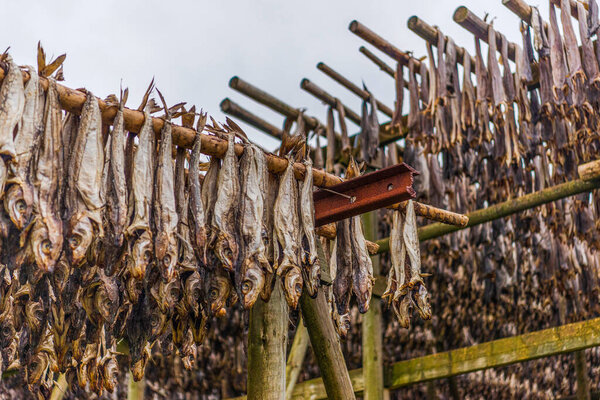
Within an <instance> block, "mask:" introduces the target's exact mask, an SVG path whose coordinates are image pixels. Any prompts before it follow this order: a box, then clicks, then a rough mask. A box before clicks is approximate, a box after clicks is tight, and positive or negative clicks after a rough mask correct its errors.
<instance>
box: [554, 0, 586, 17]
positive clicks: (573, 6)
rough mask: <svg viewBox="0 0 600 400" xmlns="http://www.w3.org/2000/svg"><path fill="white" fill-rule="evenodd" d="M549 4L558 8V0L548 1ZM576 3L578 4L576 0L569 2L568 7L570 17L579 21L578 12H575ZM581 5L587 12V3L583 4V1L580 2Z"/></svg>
mask: <svg viewBox="0 0 600 400" xmlns="http://www.w3.org/2000/svg"><path fill="white" fill-rule="evenodd" d="M550 2H551V3H552V4H554V5H555V6H556V7H558V8H560V0H550ZM577 3H579V2H578V1H576V0H569V6H570V8H571V16H572V17H573V18H575V19H579V18H578V12H577ZM581 4H583V7H584V8H585V9H586V10H589V5H588V3H586V2H584V1H582V2H581Z"/></svg>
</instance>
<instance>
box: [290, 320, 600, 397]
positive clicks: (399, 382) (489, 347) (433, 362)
mask: <svg viewBox="0 0 600 400" xmlns="http://www.w3.org/2000/svg"><path fill="white" fill-rule="evenodd" d="M596 346H600V318H595V319H592V320H588V321H582V322H576V323H572V324H567V325H562V326H558V327H555V328H550V329H544V330H541V331H537V332H531V333H525V334H523V335H519V336H513V337H508V338H504V339H498V340H494V341H491V342H486V343H481V344H476V345H474V346H470V347H463V348H460V349H456V350H451V351H446V352H443V353H436V354H430V355H427V356H424V357H419V358H414V359H410V360H404V361H399V362H395V363H393V364H392V365H390V366H389V367H386V368H385V370H384V375H385V387H386V389H390V390H394V389H398V388H400V387H404V386H408V385H412V384H415V383H421V382H427V381H431V380H436V379H444V378H449V377H452V376H456V375H460V374H466V373H469V372H475V371H480V370H484V369H488V368H497V367H503V366H505V365H510V364H515V363H521V362H524V361H529V360H534V359H537V358H543V357H550V356H555V355H559V354H565V353H570V352H573V351H577V350H583V349H587V348H591V347H596ZM349 375H350V378H351V380H352V385H353V387H354V390H355V392H356V393H362V392H363V391H364V390H365V382H364V380H363V379H362V369H360V368H359V369H355V370H352V371H350V372H349ZM293 398H294V399H304V398H310V399H326V398H327V394H326V393H325V390H324V387H323V380H322V379H321V378H315V379H310V380H308V381H306V382H302V383H300V384H298V385H296V388H295V389H294V397H293Z"/></svg>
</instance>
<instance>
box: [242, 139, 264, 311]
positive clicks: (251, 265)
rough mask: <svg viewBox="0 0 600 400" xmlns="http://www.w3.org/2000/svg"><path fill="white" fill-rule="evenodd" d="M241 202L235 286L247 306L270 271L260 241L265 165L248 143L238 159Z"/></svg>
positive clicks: (257, 150) (255, 147) (261, 235)
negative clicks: (240, 252)
mask: <svg viewBox="0 0 600 400" xmlns="http://www.w3.org/2000/svg"><path fill="white" fill-rule="evenodd" d="M240 173H241V175H242V182H241V188H242V190H241V193H242V196H241V203H240V217H241V221H240V222H241V223H240V233H241V238H242V243H243V248H242V249H243V250H242V261H241V265H240V266H239V271H236V280H237V285H238V289H239V290H240V292H241V296H240V297H241V299H242V304H243V306H244V307H245V308H250V307H252V305H254V303H255V302H256V300H257V299H258V296H259V295H260V293H261V292H262V290H263V287H264V284H265V272H268V271H269V270H270V268H271V267H270V265H269V260H268V259H267V254H266V247H265V243H264V240H263V232H264V231H265V227H264V226H263V222H264V210H265V209H264V206H265V193H266V191H265V185H266V180H267V178H268V176H267V174H268V171H267V165H266V160H265V155H264V153H263V151H262V150H261V149H260V148H259V147H258V146H256V145H253V144H249V145H247V146H246V148H245V149H244V154H243V155H242V158H241V160H240Z"/></svg>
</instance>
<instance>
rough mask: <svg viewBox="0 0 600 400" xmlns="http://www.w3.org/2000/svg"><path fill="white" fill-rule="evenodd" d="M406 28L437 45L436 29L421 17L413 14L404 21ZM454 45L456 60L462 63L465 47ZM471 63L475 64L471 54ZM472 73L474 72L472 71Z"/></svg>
mask: <svg viewBox="0 0 600 400" xmlns="http://www.w3.org/2000/svg"><path fill="white" fill-rule="evenodd" d="M406 25H407V26H408V29H410V30H411V31H413V32H414V33H416V34H417V35H418V36H420V37H421V38H422V39H423V40H425V41H426V42H427V43H429V44H431V45H432V46H437V43H438V30H437V29H436V28H434V27H433V26H431V25H429V24H428V23H427V22H425V21H423V20H422V19H421V18H419V17H417V16H416V15H413V16H412V17H410V18H409V19H408V21H407V22H406ZM455 47H456V60H457V61H458V62H459V63H460V64H461V65H462V62H463V58H464V56H465V51H466V50H465V48H464V47H461V46H457V45H456V44H455ZM471 65H475V59H474V58H473V57H472V56H471ZM473 73H474V72H473Z"/></svg>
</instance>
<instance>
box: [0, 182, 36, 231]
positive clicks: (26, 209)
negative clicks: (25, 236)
mask: <svg viewBox="0 0 600 400" xmlns="http://www.w3.org/2000/svg"><path fill="white" fill-rule="evenodd" d="M4 209H5V210H6V212H7V214H8V216H9V217H10V220H11V221H12V222H13V224H15V226H16V227H17V229H19V230H21V229H23V228H24V227H25V226H26V225H27V223H28V222H29V219H30V218H31V212H32V210H33V191H32V190H31V186H29V185H27V184H25V183H24V182H20V183H15V184H13V185H10V187H9V188H8V189H7V191H6V193H5V194H4Z"/></svg>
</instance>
